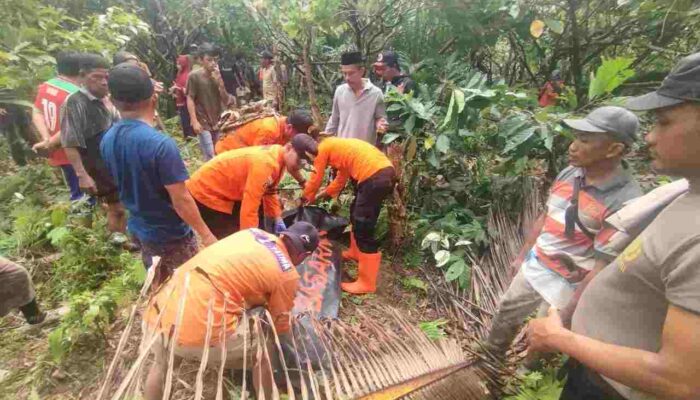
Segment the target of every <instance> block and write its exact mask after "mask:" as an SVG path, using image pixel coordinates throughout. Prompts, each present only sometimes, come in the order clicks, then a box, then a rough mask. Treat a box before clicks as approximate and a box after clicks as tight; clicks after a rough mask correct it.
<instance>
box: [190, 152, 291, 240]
mask: <svg viewBox="0 0 700 400" xmlns="http://www.w3.org/2000/svg"><path fill="white" fill-rule="evenodd" d="M284 169H285V168H284V147H282V146H280V145H274V146H255V147H246V148H243V149H238V150H233V151H227V152H226V153H224V154H220V155H218V156H216V157H214V158H213V159H211V160H210V161H208V162H207V163H206V164H204V165H202V166H201V167H200V168H199V169H198V170H197V171H196V172H195V173H194V174H193V175H192V177H191V178H190V179H189V180H188V181H187V183H186V184H187V189H189V191H190V193H191V194H192V197H194V198H195V200H197V201H198V202H200V203H202V204H203V205H205V206H207V207H209V208H211V209H212V210H216V211H219V212H222V213H225V214H231V212H232V210H233V205H234V203H235V202H237V201H240V202H241V212H240V215H241V221H240V229H241V230H243V229H248V228H257V226H258V222H259V218H258V209H259V208H260V203H261V202H262V204H263V211H264V212H265V216H267V217H272V218H279V217H281V216H282V206H281V205H280V201H279V197H278V196H277V194H276V193H274V192H273V191H274V190H275V189H276V188H277V185H279V182H280V180H281V179H282V176H283V175H284Z"/></svg>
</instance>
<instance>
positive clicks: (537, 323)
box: [527, 307, 569, 353]
mask: <svg viewBox="0 0 700 400" xmlns="http://www.w3.org/2000/svg"><path fill="white" fill-rule="evenodd" d="M566 333H569V331H568V330H567V329H566V328H564V325H563V324H562V321H561V318H560V317H559V312H558V311H557V309H556V308H554V307H550V308H549V312H548V315H547V317H545V318H537V319H534V320H532V321H530V323H529V324H528V326H527V340H528V348H527V349H528V351H532V352H540V353H553V352H556V351H559V349H558V348H557V347H556V346H555V344H554V341H555V339H557V338H558V337H560V336H561V335H564V334H566Z"/></svg>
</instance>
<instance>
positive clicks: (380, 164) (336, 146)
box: [304, 138, 393, 203]
mask: <svg viewBox="0 0 700 400" xmlns="http://www.w3.org/2000/svg"><path fill="white" fill-rule="evenodd" d="M328 165H330V166H331V167H332V168H335V169H336V170H337V171H338V174H337V175H336V177H335V180H333V182H331V183H330V184H329V185H328V187H326V194H328V195H329V196H331V197H337V196H338V195H339V194H340V192H341V191H342V190H343V188H344V187H345V184H346V183H347V181H348V178H352V180H354V181H355V182H357V183H358V184H360V183H362V182H364V181H365V180H367V179H368V178H370V177H371V176H372V175H374V174H376V173H377V172H378V171H380V170H382V169H384V168H387V167H393V164H392V163H391V160H389V159H388V158H387V156H385V155H384V153H382V152H381V151H380V150H379V149H377V148H376V147H375V146H373V145H371V144H369V143H367V142H365V141H364V140H360V139H341V138H327V139H324V140H323V141H321V143H320V144H319V145H318V155H317V156H316V159H315V160H314V172H313V173H312V174H311V178H310V179H309V181H308V182H307V183H306V187H305V188H304V198H305V199H306V200H307V201H308V202H309V203H312V202H313V201H314V199H315V198H316V193H317V192H318V189H319V187H321V182H322V181H323V176H324V175H325V170H326V166H328Z"/></svg>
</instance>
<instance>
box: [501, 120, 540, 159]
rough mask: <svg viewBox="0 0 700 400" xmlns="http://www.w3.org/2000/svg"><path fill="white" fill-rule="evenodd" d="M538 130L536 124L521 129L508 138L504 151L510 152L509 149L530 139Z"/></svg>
mask: <svg viewBox="0 0 700 400" xmlns="http://www.w3.org/2000/svg"><path fill="white" fill-rule="evenodd" d="M536 131H537V128H536V127H534V126H531V127H529V128H525V129H523V130H521V131H520V132H519V133H518V134H516V135H515V136H512V137H511V138H510V139H509V140H508V143H507V144H506V147H505V148H504V149H503V153H508V152H509V151H511V150H513V149H515V148H516V147H518V146H520V145H521V144H523V143H525V142H526V141H527V140H528V139H530V137H532V135H534V134H535V132H536Z"/></svg>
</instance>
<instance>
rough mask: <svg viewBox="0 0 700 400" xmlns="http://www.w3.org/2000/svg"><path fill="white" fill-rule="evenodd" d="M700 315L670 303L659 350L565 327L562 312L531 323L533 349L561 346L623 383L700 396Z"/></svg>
mask: <svg viewBox="0 0 700 400" xmlns="http://www.w3.org/2000/svg"><path fill="white" fill-rule="evenodd" d="M698 332H700V315H697V314H695V313H692V312H690V311H686V310H684V309H682V308H680V307H676V306H674V305H670V306H669V307H668V313H667V315H666V321H665V323H664V327H663V333H662V339H661V349H660V350H659V352H658V353H654V352H650V351H644V350H640V349H634V348H630V347H624V346H618V345H614V344H610V343H605V342H601V341H599V340H595V339H592V338H589V337H586V336H583V335H579V334H576V333H573V332H571V331H569V330H567V329H565V328H564V327H563V326H562V324H561V319H560V318H559V315H558V313H557V312H556V310H554V309H553V308H552V309H550V314H549V317H547V318H538V319H536V320H534V321H532V322H531V323H530V326H529V327H528V337H529V340H530V349H532V350H534V351H546V352H552V351H561V352H563V353H565V354H568V355H569V356H571V357H573V358H575V359H576V360H578V361H579V362H581V363H582V364H584V365H586V366H587V367H588V368H590V369H592V370H594V371H596V372H598V373H599V374H601V375H604V376H606V377H608V378H610V379H612V380H614V381H617V382H620V383H622V384H623V385H626V386H629V387H631V388H634V389H636V390H639V391H642V392H647V393H650V394H652V395H654V396H657V397H659V398H663V399H672V400H691V399H698V398H700V379H698V376H700V335H698Z"/></svg>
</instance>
